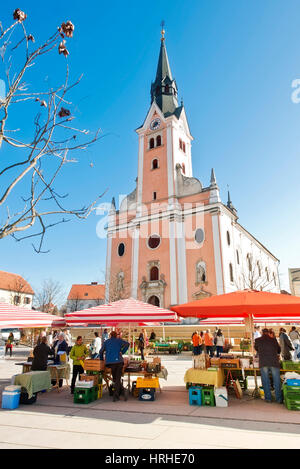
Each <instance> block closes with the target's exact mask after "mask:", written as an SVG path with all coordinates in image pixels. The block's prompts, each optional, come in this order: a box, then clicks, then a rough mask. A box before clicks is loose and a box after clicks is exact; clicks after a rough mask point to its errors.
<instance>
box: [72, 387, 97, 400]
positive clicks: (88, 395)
mask: <svg viewBox="0 0 300 469" xmlns="http://www.w3.org/2000/svg"><path fill="white" fill-rule="evenodd" d="M97 398H98V387H97V386H93V387H92V388H80V387H76V388H75V389H74V403H75V404H89V403H90V402H93V401H95V400H96V399H97Z"/></svg>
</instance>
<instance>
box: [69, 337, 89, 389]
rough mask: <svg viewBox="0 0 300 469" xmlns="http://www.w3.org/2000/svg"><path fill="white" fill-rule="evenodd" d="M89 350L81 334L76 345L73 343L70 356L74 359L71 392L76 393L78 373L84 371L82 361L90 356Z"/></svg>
mask: <svg viewBox="0 0 300 469" xmlns="http://www.w3.org/2000/svg"><path fill="white" fill-rule="evenodd" d="M88 355H89V351H88V348H87V346H86V345H84V343H83V340H82V337H81V335H79V336H78V337H77V340H76V343H75V345H73V347H72V349H71V352H70V358H71V360H73V376H72V382H71V394H74V389H75V383H76V378H77V376H78V375H81V374H83V373H84V369H83V367H82V365H81V363H80V362H82V361H84V360H85V359H86V357H88Z"/></svg>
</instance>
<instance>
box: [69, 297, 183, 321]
mask: <svg viewBox="0 0 300 469" xmlns="http://www.w3.org/2000/svg"><path fill="white" fill-rule="evenodd" d="M65 319H66V321H67V323H68V324H69V325H70V326H71V325H77V324H84V323H85V324H106V325H116V324H121V323H127V324H128V323H134V324H141V323H142V324H145V325H146V324H149V323H150V325H151V324H152V323H160V322H177V321H178V316H177V314H176V313H174V312H173V311H170V310H169V309H164V308H159V307H158V306H154V305H151V304H149V303H143V302H142V301H139V300H136V299H134V298H128V299H125V300H119V301H115V302H113V303H109V304H107V305H99V306H94V307H92V308H88V309H84V310H82V311H75V312H73V313H68V314H66V315H65Z"/></svg>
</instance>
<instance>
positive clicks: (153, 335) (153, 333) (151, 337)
mask: <svg viewBox="0 0 300 469" xmlns="http://www.w3.org/2000/svg"><path fill="white" fill-rule="evenodd" d="M155 339H156V334H155V332H154V330H153V329H152V332H151V334H150V339H149V340H155Z"/></svg>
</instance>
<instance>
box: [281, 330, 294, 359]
mask: <svg viewBox="0 0 300 469" xmlns="http://www.w3.org/2000/svg"><path fill="white" fill-rule="evenodd" d="M279 343H280V347H281V355H282V358H283V360H291V359H292V354H291V350H294V347H293V344H292V342H291V339H290V338H289V336H288V335H287V334H286V333H285V332H281V334H280V335H279Z"/></svg>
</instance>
